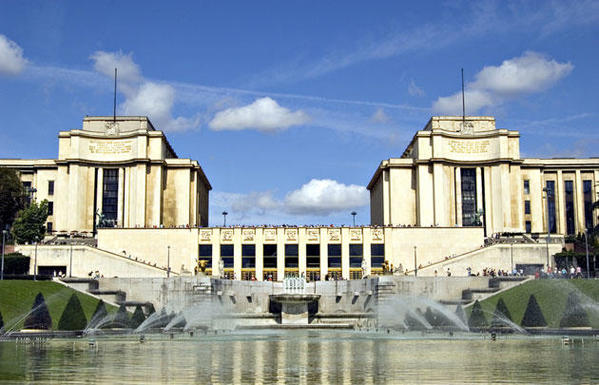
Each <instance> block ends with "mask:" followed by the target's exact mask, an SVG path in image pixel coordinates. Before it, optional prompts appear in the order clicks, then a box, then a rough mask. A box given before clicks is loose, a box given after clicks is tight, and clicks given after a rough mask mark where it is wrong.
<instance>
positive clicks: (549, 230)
mask: <svg viewBox="0 0 599 385" xmlns="http://www.w3.org/2000/svg"><path fill="white" fill-rule="evenodd" d="M543 191H544V192H545V200H546V203H547V204H546V206H547V268H549V234H550V233H551V227H550V223H549V190H547V187H543Z"/></svg>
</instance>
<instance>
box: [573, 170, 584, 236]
mask: <svg viewBox="0 0 599 385" xmlns="http://www.w3.org/2000/svg"><path fill="white" fill-rule="evenodd" d="M574 210H575V213H576V219H575V221H574V223H575V228H574V232H575V233H576V234H578V233H579V232H584V230H585V223H584V193H583V190H582V176H581V175H580V170H576V176H575V180H574Z"/></svg>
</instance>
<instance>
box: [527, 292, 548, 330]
mask: <svg viewBox="0 0 599 385" xmlns="http://www.w3.org/2000/svg"><path fill="white" fill-rule="evenodd" d="M520 325H522V326H524V327H529V328H531V327H532V328H534V327H545V326H547V322H545V317H544V316H543V312H542V311H541V307H540V306H539V304H538V303H537V299H536V297H535V295H534V294H531V295H530V297H529V298H528V305H527V306H526V310H525V311H524V317H522V322H520Z"/></svg>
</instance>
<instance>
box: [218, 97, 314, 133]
mask: <svg viewBox="0 0 599 385" xmlns="http://www.w3.org/2000/svg"><path fill="white" fill-rule="evenodd" d="M308 120H309V117H308V115H307V114H306V113H304V112H303V111H301V110H298V111H294V112H292V111H290V110H289V109H287V108H285V107H281V106H280V105H279V104H278V103H277V102H276V101H275V100H273V99H271V98H269V97H264V98H260V99H256V100H255V101H254V102H253V103H252V104H249V105H247V106H243V107H234V108H228V109H226V110H224V111H220V112H217V113H216V115H215V116H214V118H213V119H212V121H210V123H209V126H210V128H211V129H213V130H216V131H221V130H236V131H237V130H245V129H256V130H258V131H276V130H282V129H286V128H289V127H291V126H298V125H301V124H304V123H306V122H308Z"/></svg>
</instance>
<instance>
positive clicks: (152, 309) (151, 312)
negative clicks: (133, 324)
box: [148, 304, 156, 317]
mask: <svg viewBox="0 0 599 385" xmlns="http://www.w3.org/2000/svg"><path fill="white" fill-rule="evenodd" d="M154 313H156V309H155V308H154V305H153V304H150V306H149V307H148V317H149V316H151V315H152V314H154Z"/></svg>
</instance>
